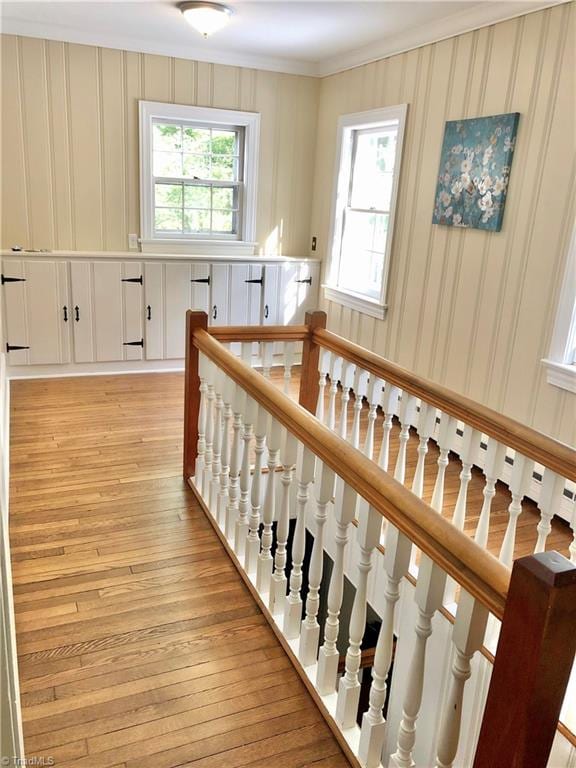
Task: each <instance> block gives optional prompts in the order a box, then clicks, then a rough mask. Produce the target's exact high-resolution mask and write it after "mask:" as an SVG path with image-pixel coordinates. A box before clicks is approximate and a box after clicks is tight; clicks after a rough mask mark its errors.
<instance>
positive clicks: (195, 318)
mask: <svg viewBox="0 0 576 768" xmlns="http://www.w3.org/2000/svg"><path fill="white" fill-rule="evenodd" d="M186 320H187V322H188V324H189V327H190V328H208V315H207V314H206V312H202V311H200V310H197V309H189V310H188V311H187V312H186Z"/></svg>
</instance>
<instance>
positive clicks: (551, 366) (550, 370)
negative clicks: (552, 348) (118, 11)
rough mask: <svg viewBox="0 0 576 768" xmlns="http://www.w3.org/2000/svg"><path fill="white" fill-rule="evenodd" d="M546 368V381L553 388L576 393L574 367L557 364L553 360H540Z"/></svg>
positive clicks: (575, 366) (575, 371)
mask: <svg viewBox="0 0 576 768" xmlns="http://www.w3.org/2000/svg"><path fill="white" fill-rule="evenodd" d="M542 364H543V365H544V366H545V367H546V381H547V382H548V384H553V385H554V386H555V387H560V388H561V389H566V390H568V392H576V365H568V364H567V363H558V362H556V361H555V360H542Z"/></svg>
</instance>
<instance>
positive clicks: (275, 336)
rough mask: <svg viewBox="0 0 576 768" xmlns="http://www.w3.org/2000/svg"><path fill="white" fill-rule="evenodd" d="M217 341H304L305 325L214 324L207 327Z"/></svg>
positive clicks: (307, 333) (307, 335) (307, 332)
mask: <svg viewBox="0 0 576 768" xmlns="http://www.w3.org/2000/svg"><path fill="white" fill-rule="evenodd" d="M207 330H208V333H209V334H210V336H213V337H214V338H215V339H218V341H222V342H230V341H305V340H306V339H308V338H309V337H310V334H311V332H310V329H309V328H308V326H306V325H216V326H211V327H210V328H208V329H207Z"/></svg>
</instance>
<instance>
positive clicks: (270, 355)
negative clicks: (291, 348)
mask: <svg viewBox="0 0 576 768" xmlns="http://www.w3.org/2000/svg"><path fill="white" fill-rule="evenodd" d="M260 355H261V357H262V374H263V375H264V378H266V379H269V378H270V370H271V368H272V363H273V361H274V342H273V341H261V342H260Z"/></svg>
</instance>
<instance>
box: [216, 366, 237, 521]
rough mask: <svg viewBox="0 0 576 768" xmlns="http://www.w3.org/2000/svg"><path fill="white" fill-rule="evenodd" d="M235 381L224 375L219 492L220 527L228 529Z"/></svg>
mask: <svg viewBox="0 0 576 768" xmlns="http://www.w3.org/2000/svg"><path fill="white" fill-rule="evenodd" d="M233 390H234V383H233V381H232V379H230V378H229V377H228V376H225V377H224V385H223V387H222V400H223V401H224V410H223V426H222V455H221V463H222V471H221V472H220V490H219V493H218V523H219V525H220V528H221V529H222V530H223V531H224V532H225V531H226V508H227V506H228V484H229V472H230V450H231V445H230V429H231V425H232V406H231V405H230V403H231V401H232V393H233Z"/></svg>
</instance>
